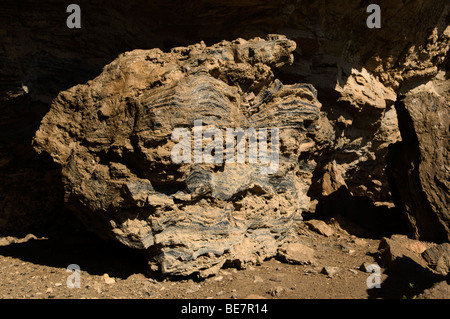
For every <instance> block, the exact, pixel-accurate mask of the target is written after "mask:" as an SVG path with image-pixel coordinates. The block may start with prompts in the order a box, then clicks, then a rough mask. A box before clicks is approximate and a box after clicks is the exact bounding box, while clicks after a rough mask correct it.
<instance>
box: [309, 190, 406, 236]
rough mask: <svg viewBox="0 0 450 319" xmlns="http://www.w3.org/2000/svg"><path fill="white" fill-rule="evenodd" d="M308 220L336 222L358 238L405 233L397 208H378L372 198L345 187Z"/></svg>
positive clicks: (322, 200)
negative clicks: (355, 193) (354, 192)
mask: <svg viewBox="0 0 450 319" xmlns="http://www.w3.org/2000/svg"><path fill="white" fill-rule="evenodd" d="M308 218H315V219H317V218H319V219H323V220H330V219H331V218H334V219H335V220H337V222H338V223H339V225H340V226H341V227H342V228H343V229H344V230H346V231H347V232H348V233H350V234H352V235H355V236H358V237H366V238H381V237H390V236H391V235H392V234H404V233H405V230H404V227H403V221H402V219H401V217H400V213H399V212H398V211H397V209H396V208H395V207H394V208H390V207H388V206H376V205H375V204H374V203H373V202H372V200H371V199H370V198H368V197H363V196H353V195H352V194H351V193H350V191H349V190H348V189H347V188H346V187H345V186H342V187H341V188H339V189H338V190H337V191H335V192H334V193H332V194H330V195H329V196H326V197H324V198H322V199H321V200H320V201H319V203H318V204H317V207H316V212H315V213H314V214H310V215H307V216H305V219H308Z"/></svg>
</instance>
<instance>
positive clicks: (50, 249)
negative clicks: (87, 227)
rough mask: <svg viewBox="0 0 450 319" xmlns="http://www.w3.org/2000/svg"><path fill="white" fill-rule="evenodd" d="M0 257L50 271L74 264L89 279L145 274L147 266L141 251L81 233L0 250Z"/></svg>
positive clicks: (14, 244) (33, 241) (28, 242)
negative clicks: (102, 276)
mask: <svg viewBox="0 0 450 319" xmlns="http://www.w3.org/2000/svg"><path fill="white" fill-rule="evenodd" d="M0 255H2V256H9V257H14V258H18V259H21V260H23V261H26V262H31V263H34V264H38V265H45V266H50V267H60V268H67V266H69V265H70V264H77V265H79V266H80V269H81V271H86V272H88V273H89V274H90V275H100V276H101V275H103V274H105V273H107V274H108V275H110V276H112V277H118V278H122V279H126V278H128V277H129V276H130V275H132V274H136V273H142V274H146V266H147V263H146V259H145V256H144V254H143V252H142V251H139V250H133V249H130V248H127V247H125V246H124V245H121V244H119V243H112V242H105V241H103V240H101V239H99V238H98V237H96V236H94V235H93V234H91V233H88V232H84V231H79V232H73V233H64V234H60V235H59V236H56V235H55V236H52V237H49V238H48V239H36V240H33V239H32V240H29V241H27V242H24V243H12V244H9V245H7V246H0Z"/></svg>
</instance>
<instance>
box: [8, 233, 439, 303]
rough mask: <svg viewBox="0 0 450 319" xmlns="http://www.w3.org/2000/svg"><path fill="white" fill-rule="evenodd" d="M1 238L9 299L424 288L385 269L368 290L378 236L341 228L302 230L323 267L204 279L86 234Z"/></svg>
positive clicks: (393, 292)
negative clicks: (161, 271)
mask: <svg viewBox="0 0 450 319" xmlns="http://www.w3.org/2000/svg"><path fill="white" fill-rule="evenodd" d="M0 239H1V240H0V244H1V246H0V298H2V299H5V298H15V299H29V298H37V299H42V298H45V299H48V298H63V299H70V298H76V299H84V298H87V299H91V298H99V299H106V298H107V299H110V298H122V299H123V298H125V299H161V298H164V299H168V298H176V299H182V298H193V299H197V298H198V299H217V298H220V299H230V298H231V299H241V298H253V299H257V298H266V299H272V298H278V299H292V298H294V299H309V298H312V299H318V298H320V299H337V298H339V299H367V298H412V297H414V296H416V295H417V293H418V292H417V291H413V287H411V285H410V287H408V286H405V285H400V284H398V283H395V280H394V281H392V280H391V279H392V278H389V276H388V275H387V274H385V273H383V272H384V269H382V274H381V281H382V284H381V286H382V287H381V288H373V289H368V287H367V283H366V281H367V278H368V276H369V275H370V274H369V273H366V272H364V271H362V270H360V266H361V264H362V263H364V262H367V263H376V252H377V248H378V244H379V240H378V239H368V238H358V237H355V236H350V235H348V234H345V233H338V232H337V233H335V234H334V235H333V236H331V237H325V236H323V235H319V234H316V233H309V234H306V235H299V239H300V240H301V242H302V243H304V244H306V245H308V246H310V247H313V248H314V250H315V252H316V254H315V255H316V257H317V264H316V265H294V264H287V263H284V262H281V261H279V260H277V259H276V258H272V259H270V260H267V261H265V262H264V263H262V264H261V265H257V266H250V267H247V268H246V269H240V270H239V269H235V268H225V269H222V270H221V271H220V273H219V274H218V275H216V276H212V277H210V278H207V279H205V280H197V279H196V278H158V277H152V276H150V275H148V274H147V273H146V263H145V259H144V257H143V256H142V255H141V254H140V253H139V252H138V251H134V250H130V249H127V248H124V247H122V246H120V245H116V244H111V243H105V242H103V241H101V240H99V239H97V238H96V237H93V236H92V235H88V234H85V233H75V234H65V236H64V237H63V238H62V237H54V238H33V236H28V237H27V238H26V239H18V238H11V237H9V238H0ZM69 264H77V265H79V266H80V269H81V276H80V280H81V285H80V288H69V287H68V286H67V278H68V276H70V275H71V274H72V272H68V271H67V266H68V265H69ZM324 266H333V267H338V271H337V273H336V274H335V275H333V276H329V275H326V274H323V273H321V270H322V269H323V267H324ZM105 274H107V275H105ZM107 277H109V278H110V279H108V278H107ZM111 278H112V279H113V280H111ZM393 282H394V284H393ZM411 282H412V281H411ZM444 284H445V285H446V286H445V287H442V285H444ZM442 285H441V287H440V290H439V289H435V292H434V294H435V295H433V298H435V297H437V298H440V297H441V298H442V297H445V294H448V285H447V284H446V283H442ZM384 286H385V287H386V288H385V289H383V288H384ZM409 290H411V291H409ZM422 290H423V289H422ZM441 290H442V291H441ZM436 291H438V292H437V295H436ZM439 291H441V292H439ZM439 293H440V295H439ZM447 297H448V296H447Z"/></svg>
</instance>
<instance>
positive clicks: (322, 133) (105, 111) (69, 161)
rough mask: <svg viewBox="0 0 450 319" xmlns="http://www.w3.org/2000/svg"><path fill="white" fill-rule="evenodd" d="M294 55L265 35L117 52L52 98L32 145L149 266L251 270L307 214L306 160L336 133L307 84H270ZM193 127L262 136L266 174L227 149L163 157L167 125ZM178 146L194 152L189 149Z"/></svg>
mask: <svg viewBox="0 0 450 319" xmlns="http://www.w3.org/2000/svg"><path fill="white" fill-rule="evenodd" d="M295 48H296V45H295V42H293V41H291V40H288V39H287V38H285V37H284V36H279V35H270V36H268V37H267V39H265V40H263V39H260V38H255V39H252V40H249V41H246V40H243V39H237V40H235V41H232V42H228V41H222V42H220V43H218V44H215V45H213V46H210V47H207V46H206V45H205V44H204V43H200V44H195V45H191V46H188V47H177V48H174V49H172V50H171V51H170V52H168V53H164V52H162V51H161V50H159V49H153V50H134V51H131V52H127V53H124V54H122V55H120V56H119V57H118V58H117V59H116V60H115V61H113V62H112V63H111V64H109V65H107V66H106V67H105V68H104V70H103V72H102V74H100V75H99V76H98V77H97V78H95V79H93V80H91V81H88V82H87V83H86V84H85V85H78V86H75V87H73V88H71V89H69V90H67V91H64V92H61V93H60V94H59V95H58V97H57V98H56V99H55V101H54V102H53V104H52V108H51V110H50V111H49V113H48V114H47V115H46V116H45V117H44V119H43V121H42V123H41V126H40V128H39V130H38V131H37V133H36V135H35V139H34V145H35V148H36V150H37V151H38V152H41V153H42V152H45V153H48V154H50V155H51V156H52V158H53V159H54V161H55V162H57V163H58V164H59V165H61V167H62V176H63V183H64V187H65V200H66V203H67V204H68V206H69V207H70V208H71V209H72V210H74V211H75V212H76V214H77V215H78V216H79V217H80V219H81V220H82V221H83V222H84V224H85V225H86V227H88V228H89V229H91V230H93V231H95V232H96V233H98V234H99V235H100V236H102V237H104V238H110V239H114V240H118V241H120V242H122V243H124V244H125V245H127V246H130V247H133V248H138V249H144V250H148V252H149V254H148V255H149V257H150V259H151V264H152V269H155V268H158V269H159V270H160V271H161V272H162V273H164V274H170V275H189V274H192V273H198V274H200V275H202V276H206V275H208V274H210V273H211V272H213V271H214V269H216V270H217V269H218V268H220V267H221V266H222V265H223V264H224V263H232V264H234V265H238V266H241V267H245V265H246V264H247V263H260V262H262V261H263V260H264V259H265V258H267V257H270V256H274V255H276V253H277V248H278V246H279V245H280V244H282V242H283V240H284V239H286V238H288V237H289V236H290V235H292V234H293V233H292V232H293V230H294V229H295V225H296V222H297V221H299V220H301V218H302V212H303V211H308V210H309V209H310V199H309V197H308V196H307V194H306V193H307V192H308V189H309V188H310V185H311V180H312V175H313V171H314V169H315V167H316V160H315V157H317V156H318V154H320V152H321V150H322V149H323V148H325V147H329V146H328V144H329V143H331V141H332V140H333V139H334V130H333V128H332V126H331V125H330V123H329V121H328V119H327V117H326V116H325V115H324V114H323V112H321V104H320V102H319V101H318V100H317V93H316V91H315V89H314V88H313V87H312V86H311V85H309V84H292V85H283V84H282V83H281V82H280V81H279V80H277V79H276V78H275V77H274V71H276V70H277V69H279V68H280V67H282V66H284V65H286V64H287V65H289V64H292V62H293V60H292V59H293V58H292V52H293V51H294V50H295ZM198 120H201V121H202V125H203V126H202V128H203V131H202V132H200V133H203V134H206V130H207V129H213V128H215V129H217V130H218V131H219V132H222V134H223V137H225V135H226V133H225V132H226V130H227V129H237V128H242V129H243V130H250V129H255V130H257V131H259V130H260V129H267V131H271V136H270V138H269V137H267V148H268V150H269V154H272V155H273V154H275V153H274V152H276V153H278V154H279V160H278V167H277V169H276V170H274V171H271V172H266V173H264V171H262V170H261V169H262V168H264V167H266V168H267V166H266V165H265V164H264V163H261V162H260V161H257V162H256V163H252V162H250V161H249V158H248V155H247V157H246V161H245V163H236V162H235V163H230V162H228V161H227V160H226V159H225V158H226V154H224V156H223V158H224V160H223V161H222V163H212V164H208V163H205V162H204V161H203V162H200V163H198V162H195V161H194V160H191V161H188V162H186V163H185V162H181V163H177V162H175V161H174V160H173V157H172V156H171V155H172V150H173V148H174V147H175V146H176V145H177V141H176V140H173V139H172V134H173V132H174V130H176V129H177V128H184V129H187V131H188V132H190V133H191V135H192V136H191V137H194V136H195V135H196V134H197V133H198V132H195V130H197V129H196V128H194V122H195V121H198ZM273 129H278V130H279V150H278V149H276V148H273V147H274V146H276V139H273V138H274V136H276V135H274V134H275V133H274V130H273ZM216 132H217V131H216ZM260 134H261V132H260ZM216 137H217V136H216ZM259 137H261V135H260V136H259ZM183 142H184V143H188V145H189V146H190V147H189V152H192V153H194V152H195V150H194V148H193V147H192V146H193V145H195V143H196V142H195V141H191V142H192V143H189V142H190V141H189V140H186V141H184V140H183ZM248 143H249V142H247V144H248ZM206 144H207V143H206ZM219 144H221V146H222V142H221V143H219ZM205 146H206V145H205V141H203V147H205ZM258 147H262V146H261V143H259V146H258ZM249 148H250V146H248V147H247V152H248V151H249ZM218 150H220V151H221V152H225V147H224V148H217V149H216V152H218ZM232 152H233V154H234V149H232ZM246 154H248V153H246ZM216 155H218V154H215V155H214V156H216ZM193 158H194V156H192V159H193Z"/></svg>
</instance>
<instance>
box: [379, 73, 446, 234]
mask: <svg viewBox="0 0 450 319" xmlns="http://www.w3.org/2000/svg"><path fill="white" fill-rule="evenodd" d="M446 82H447V84H446V85H445V87H446V89H445V90H444V91H441V90H439V88H437V89H435V86H434V85H433V84H432V83H429V84H428V88H427V89H425V87H424V86H423V87H422V88H420V87H419V88H418V89H417V90H415V91H412V92H410V93H409V94H408V95H406V96H403V97H402V98H401V99H399V101H398V102H397V103H396V105H397V110H398V114H399V124H400V130H401V133H402V142H401V143H397V144H393V145H391V147H390V150H389V154H388V157H387V164H388V165H387V171H388V174H389V181H390V184H391V188H392V191H393V195H394V200H395V203H396V205H397V206H398V207H399V208H401V209H402V212H403V214H404V219H405V220H406V221H407V225H408V227H409V230H410V233H411V234H412V236H413V237H414V238H416V239H421V240H428V241H434V242H446V241H448V240H450V212H449V207H450V182H449V181H450V157H449V152H450V143H449V141H450V131H449V127H450V107H449V106H450V105H449V101H450V100H449V99H448V97H449V96H450V95H449V92H450V86H449V81H448V80H446Z"/></svg>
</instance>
